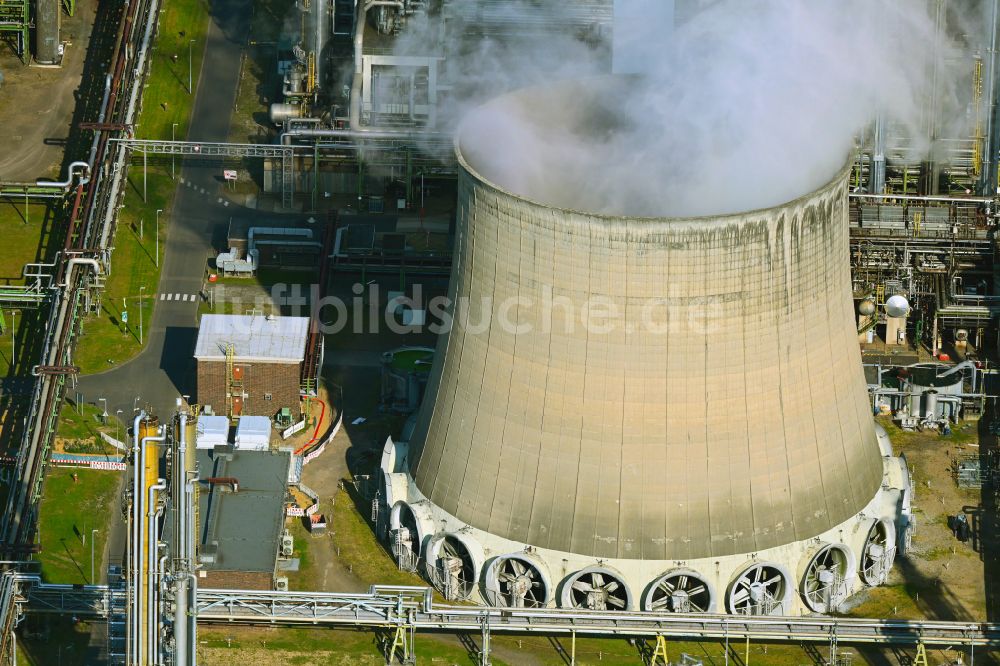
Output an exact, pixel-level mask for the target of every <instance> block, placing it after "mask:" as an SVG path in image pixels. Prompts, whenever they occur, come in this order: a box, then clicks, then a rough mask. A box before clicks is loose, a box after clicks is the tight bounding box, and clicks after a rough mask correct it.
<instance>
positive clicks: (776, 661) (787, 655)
mask: <svg viewBox="0 0 1000 666" xmlns="http://www.w3.org/2000/svg"><path fill="white" fill-rule="evenodd" d="M382 636H386V634H382ZM470 637H471V638H472V643H473V645H474V646H475V647H473V648H472V650H473V652H472V653H470V651H467V650H465V649H464V648H462V647H460V646H459V644H458V643H457V641H456V640H455V639H454V638H452V637H449V636H441V635H436V634H422V633H417V634H416V635H415V637H414V643H413V644H414V650H415V653H416V657H417V663H423V664H428V663H429V664H442V665H451V664H459V665H461V666H472V665H473V664H477V663H478V660H477V655H476V654H474V650H475V649H477V647H478V646H479V645H480V636H479V635H478V634H476V635H471V636H470ZM198 640H199V643H200V649H201V650H202V653H201V656H200V660H199V661H200V663H202V664H206V666H210V665H213V664H230V663H239V662H241V661H244V660H245V659H247V658H248V657H249V656H250V655H254V656H256V657H257V658H258V659H259V661H257V663H258V664H260V666H270V665H271V664H277V663H281V662H279V661H278V660H279V659H283V660H285V661H284V662H283V663H287V664H333V665H345V666H346V665H348V664H371V665H376V664H384V663H385V659H384V657H383V653H382V651H381V650H382V648H381V646H380V643H379V642H378V640H379V636H378V635H377V634H376V633H375V632H374V631H345V630H337V629H316V628H260V629H248V628H244V627H232V628H230V627H220V626H209V627H199V633H198ZM642 640H643V639H640V641H642ZM654 641H655V639H654V638H653V637H649V638H647V639H645V640H644V641H643V642H644V643H645V645H644V646H642V647H644V648H645V650H646V651H647V654H648V650H651V649H652V647H653V644H654ZM491 642H492V646H493V653H492V659H491V661H492V663H494V664H497V665H500V664H512V665H516V664H519V663H525V662H530V663H539V664H544V665H545V666H565V664H567V663H569V655H570V651H571V650H572V642H571V640H570V638H569V637H566V636H562V637H558V638H553V639H549V638H547V637H543V636H510V635H500V634H494V635H493V636H492V638H491ZM746 649H747V648H746V644H745V643H742V642H739V641H733V642H732V643H731V644H730V658H729V662H728V663H730V664H742V663H744V656H745V654H746ZM867 649H870V648H866V650H867ZM827 651H828V647H827V646H826V645H825V644H823V645H816V652H817V653H818V655H820V657H821V658H822V657H825V656H826V654H827ZM845 652H847V653H851V654H853V655H854V657H855V662H854V663H859V664H861V663H868V662H866V661H865V660H863V659H858V656H859V654H858V652H859V651H858V650H857V649H854V648H853V647H851V646H843V645H842V646H841V647H840V653H841V654H844V653H845ZM905 652H909V653H910V654H911V656H912V650H909V651H905ZM682 653H686V654H688V655H690V656H692V657H695V658H698V659H701V660H702V661H703V663H704V664H706V666H722V664H725V663H726V659H725V656H724V653H725V644H724V643H722V642H712V641H707V642H690V641H673V640H668V641H667V654H668V656H669V657H670V658H671V659H672V660H673V661H674V663H680V659H681V654H682ZM929 653H930V651H929ZM208 654H211V655H212V657H211V658H206V657H207V655H208ZM500 655H502V656H500ZM977 656H978V654H977ZM272 657H273V658H272ZM749 657H750V659H749V663H750V664H768V665H773V666H799V665H800V664H809V663H814V662H813V661H812V659H811V657H810V655H809V654H808V653H807V652H806V650H805V649H804V648H802V647H800V646H798V645H779V644H768V645H764V644H760V643H751V644H750V648H749ZM576 663H577V664H580V665H581V666H583V665H585V664H586V665H591V664H592V665H595V666H634V665H635V664H640V663H648V662H643V661H642V660H641V657H640V645H639V644H638V642H637V644H632V643H630V642H629V641H628V640H626V639H624V638H582V637H580V638H577V640H576ZM871 663H880V662H878V661H875V662H871Z"/></svg>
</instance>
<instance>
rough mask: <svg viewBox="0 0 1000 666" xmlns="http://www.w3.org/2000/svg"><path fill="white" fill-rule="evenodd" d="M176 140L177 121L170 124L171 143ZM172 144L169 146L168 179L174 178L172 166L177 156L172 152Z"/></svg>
mask: <svg viewBox="0 0 1000 666" xmlns="http://www.w3.org/2000/svg"><path fill="white" fill-rule="evenodd" d="M174 141H177V123H173V124H171V125H170V142H171V143H173V142H174ZM173 150H174V149H173V146H171V148H170V180H173V179H174V166H175V165H176V163H177V157H176V156H175V155H174V153H173Z"/></svg>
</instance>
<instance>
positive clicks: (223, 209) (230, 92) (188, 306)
mask: <svg viewBox="0 0 1000 666" xmlns="http://www.w3.org/2000/svg"><path fill="white" fill-rule="evenodd" d="M250 4H251V2H250V0H213V1H212V4H211V25H210V27H209V31H208V38H207V43H206V47H205V59H204V61H203V64H202V70H201V74H200V76H199V79H198V87H197V90H196V99H195V105H194V112H193V114H192V118H191V128H190V131H189V132H188V137H187V138H188V140H196V141H225V140H226V138H227V135H228V132H229V122H230V113H229V110H230V109H232V108H233V104H234V101H235V99H236V86H237V82H238V79H239V67H240V49H241V44H243V43H244V42H245V40H246V35H247V31H248V30H249V23H250V11H249V10H250ZM219 175H220V174H219V168H218V167H208V166H201V165H199V164H198V163H193V164H186V165H184V166H183V167H182V168H181V170H180V172H179V174H178V187H177V193H176V198H175V199H174V208H173V214H172V215H171V219H170V220H169V221H168V223H169V226H168V229H169V233H168V238H167V242H166V247H165V252H164V257H163V272H162V274H161V276H160V284H159V289H158V292H157V294H156V295H151V297H152V298H156V299H157V301H156V308H155V310H154V313H153V317H152V321H151V322H147V325H146V326H145V332H146V335H147V336H148V339H147V341H146V348H145V349H144V350H143V351H142V353H140V354H139V355H138V356H136V357H135V358H134V359H132V360H131V361H129V362H128V363H126V364H124V365H122V366H120V367H118V368H115V369H113V370H109V371H107V372H103V373H101V374H97V375H90V376H87V377H83V378H81V380H80V390H81V391H82V392H83V393H84V395H85V396H86V398H87V400H96V399H97V398H98V397H104V398H107V400H108V411H110V412H114V411H115V410H117V409H121V410H122V411H123V412H124V413H125V414H126V415H128V414H132V410H133V405H134V404H135V398H136V396H138V397H139V398H140V400H139V404H140V405H149V406H150V407H152V408H153V410H154V412H155V413H157V414H159V415H161V416H166V415H168V414H170V413H171V411H172V409H173V406H174V404H175V402H176V400H177V398H178V396H181V395H194V391H195V383H194V362H193V359H192V358H191V353H192V351H193V350H194V342H195V338H196V335H197V330H196V328H195V325H196V315H197V310H198V303H197V301H196V300H193V299H185V300H178V299H176V298H174V299H171V300H159V294H186V295H190V294H197V293H198V292H199V290H200V289H201V287H202V280H203V278H204V274H205V266H206V262H207V260H208V258H209V257H210V256H214V254H215V250H214V248H215V247H221V245H222V242H223V241H224V239H225V234H226V229H227V226H228V223H229V217H230V216H231V215H233V214H241V215H254V214H256V212H255V211H249V210H246V209H240V208H238V207H235V206H228V207H227V206H224V205H223V203H222V202H221V201H220V198H219V186H220V183H219V182H218V180H217V178H218V177H219ZM147 303H148V301H147Z"/></svg>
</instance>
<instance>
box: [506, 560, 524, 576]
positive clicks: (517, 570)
mask: <svg viewBox="0 0 1000 666" xmlns="http://www.w3.org/2000/svg"><path fill="white" fill-rule="evenodd" d="M507 561H508V562H510V565H511V567H513V568H514V572H515V573H516V574H517V575H518V576H520V575H521V574H523V573H524V571H525V566H524V565H523V564H521V563H520V562H518V561H517V560H507Z"/></svg>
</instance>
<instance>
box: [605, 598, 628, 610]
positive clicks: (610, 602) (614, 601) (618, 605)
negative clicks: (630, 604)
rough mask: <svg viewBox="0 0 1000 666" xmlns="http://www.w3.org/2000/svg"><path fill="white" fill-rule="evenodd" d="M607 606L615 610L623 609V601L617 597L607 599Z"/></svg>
mask: <svg viewBox="0 0 1000 666" xmlns="http://www.w3.org/2000/svg"><path fill="white" fill-rule="evenodd" d="M608 605H609V606H614V607H615V608H625V600H624V599H619V598H618V597H608Z"/></svg>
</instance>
